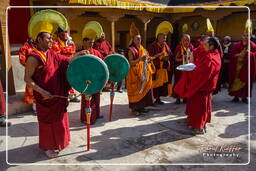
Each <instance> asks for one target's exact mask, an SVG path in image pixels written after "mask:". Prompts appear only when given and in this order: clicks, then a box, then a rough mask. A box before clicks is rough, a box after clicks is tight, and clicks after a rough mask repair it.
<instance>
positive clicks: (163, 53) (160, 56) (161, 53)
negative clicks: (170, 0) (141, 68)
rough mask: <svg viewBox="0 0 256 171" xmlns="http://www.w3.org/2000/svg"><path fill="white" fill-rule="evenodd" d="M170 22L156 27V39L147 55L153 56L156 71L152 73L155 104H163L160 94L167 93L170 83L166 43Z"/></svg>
mask: <svg viewBox="0 0 256 171" xmlns="http://www.w3.org/2000/svg"><path fill="white" fill-rule="evenodd" d="M172 31H173V28H172V25H171V23H169V22H167V21H163V22H162V23H160V24H159V25H158V27H157V32H156V41H155V42H153V43H152V44H151V45H150V46H149V48H148V52H149V55H150V56H151V57H152V58H154V60H153V63H154V66H155V69H156V73H155V74H153V84H152V88H153V95H154V98H155V99H156V101H155V104H164V102H162V101H161V100H160V97H161V96H167V95H168V84H169V83H171V81H172V80H171V78H172V72H171V65H170V55H171V50H170V48H169V46H168V45H167V43H166V38H167V34H168V33H169V32H172Z"/></svg>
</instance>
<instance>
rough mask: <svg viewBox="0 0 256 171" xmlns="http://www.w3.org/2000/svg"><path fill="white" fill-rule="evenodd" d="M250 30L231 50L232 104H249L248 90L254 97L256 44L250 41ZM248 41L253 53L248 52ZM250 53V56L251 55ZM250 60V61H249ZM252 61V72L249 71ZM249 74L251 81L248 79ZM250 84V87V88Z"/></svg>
mask: <svg viewBox="0 0 256 171" xmlns="http://www.w3.org/2000/svg"><path fill="white" fill-rule="evenodd" d="M247 30H248V28H247V29H246V31H245V32H244V34H243V36H242V41H241V42H238V43H235V44H234V45H233V47H232V49H231V56H230V64H229V95H230V96H234V99H233V100H232V102H234V103H237V102H239V98H241V99H242V102H244V103H246V104H247V103H248V99H247V97H248V96H249V95H248V90H249V91H250V96H251V95H252V86H253V80H254V78H255V74H256V69H255V68H256V44H255V43H253V42H252V41H249V40H248V36H249V35H248V31H247ZM248 41H249V42H250V48H251V51H249V52H248V46H249V45H248ZM248 53H250V56H249V54H248ZM249 58H250V59H249ZM249 60H250V71H249V70H248V67H249V66H248V65H249ZM248 72H249V74H250V80H249V79H248ZM249 82H250V86H249Z"/></svg>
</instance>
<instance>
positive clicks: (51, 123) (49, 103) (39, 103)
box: [24, 10, 85, 158]
mask: <svg viewBox="0 0 256 171" xmlns="http://www.w3.org/2000/svg"><path fill="white" fill-rule="evenodd" d="M53 15H55V17H60V16H61V17H63V15H62V14H60V13H59V12H57V11H53V10H42V11H40V12H39V14H38V15H34V16H33V17H32V18H31V20H30V22H29V27H28V28H29V36H30V37H31V38H32V39H33V40H34V41H35V46H34V50H33V51H32V52H31V53H30V54H28V56H27V61H26V68H25V77H24V80H25V82H26V83H27V84H28V85H29V86H30V87H31V88H33V90H34V92H33V93H34V98H35V100H36V107H37V118H38V122H39V147H40V148H41V149H42V150H45V153H46V155H47V156H48V157H50V158H53V157H56V156H57V155H58V152H59V151H61V150H62V149H64V148H65V147H67V146H68V144H69V141H70V134H69V120H68V113H67V105H68V100H67V97H68V90H69V89H70V86H69V84H68V81H67V79H66V70H67V67H68V65H69V62H70V61H71V60H72V59H74V58H75V57H76V56H79V55H83V54H85V52H84V51H82V52H80V53H78V54H75V55H72V56H71V57H66V56H63V55H60V54H58V53H56V52H55V51H53V50H52V49H51V47H52V35H51V34H53V33H54V32H55V31H56V30H57V27H58V25H63V23H58V22H56V21H55V20H51V19H49V18H47V17H48V16H53ZM55 17H54V18H55ZM59 22H61V21H59Z"/></svg>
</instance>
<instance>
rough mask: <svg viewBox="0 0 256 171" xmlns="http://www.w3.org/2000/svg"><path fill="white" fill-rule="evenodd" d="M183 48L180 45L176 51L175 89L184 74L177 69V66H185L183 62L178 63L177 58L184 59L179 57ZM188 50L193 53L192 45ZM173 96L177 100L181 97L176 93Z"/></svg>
mask: <svg viewBox="0 0 256 171" xmlns="http://www.w3.org/2000/svg"><path fill="white" fill-rule="evenodd" d="M181 46H182V45H181V44H179V45H178V46H177V47H176V49H175V51H174V87H175V85H176V84H177V83H178V81H179V79H180V77H181V75H182V73H183V72H182V71H180V70H177V69H176V67H177V66H179V65H182V64H183V63H182V61H177V58H180V59H182V56H181V55H178V54H181ZM188 48H189V49H190V50H191V52H193V49H194V47H193V45H192V44H189V46H188ZM173 96H174V97H176V98H179V96H178V95H177V94H176V93H175V92H173Z"/></svg>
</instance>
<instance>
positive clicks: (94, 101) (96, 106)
mask: <svg viewBox="0 0 256 171" xmlns="http://www.w3.org/2000/svg"><path fill="white" fill-rule="evenodd" d="M89 51H90V54H92V55H95V56H97V57H99V58H101V59H102V58H103V56H102V55H101V53H100V52H99V51H98V50H95V49H89ZM90 107H91V121H90V123H91V124H94V123H95V122H96V120H97V119H98V117H99V116H100V93H95V94H93V95H92V98H91V103H90ZM85 108H86V100H85V95H82V100H81V112H80V120H81V122H84V121H86V113H85Z"/></svg>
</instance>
